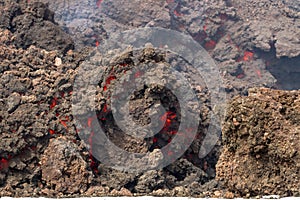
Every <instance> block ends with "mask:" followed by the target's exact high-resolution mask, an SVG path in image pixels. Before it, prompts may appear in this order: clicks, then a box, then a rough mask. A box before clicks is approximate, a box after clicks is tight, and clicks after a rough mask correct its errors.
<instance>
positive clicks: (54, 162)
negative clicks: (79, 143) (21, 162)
mask: <svg viewBox="0 0 300 200" xmlns="http://www.w3.org/2000/svg"><path fill="white" fill-rule="evenodd" d="M41 160H42V180H44V181H45V182H46V184H47V185H48V186H49V187H51V189H52V190H55V191H56V192H64V194H76V193H83V192H85V191H86V190H87V186H88V184H89V183H90V180H91V173H90V172H89V171H88V170H87V163H86V162H85V161H84V160H83V158H82V157H81V155H80V154H79V152H77V148H76V145H75V144H73V143H72V142H70V141H68V140H67V139H66V138H64V137H59V138H56V139H52V140H50V143H49V146H48V147H47V149H46V150H45V153H44V154H43V156H42V159H41Z"/></svg>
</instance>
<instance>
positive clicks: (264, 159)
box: [217, 88, 300, 196]
mask: <svg viewBox="0 0 300 200" xmlns="http://www.w3.org/2000/svg"><path fill="white" fill-rule="evenodd" d="M299 117H300V96H299V91H291V92H287V91H279V90H270V89H264V88H263V89H251V90H250V91H249V96H248V97H236V98H234V99H233V100H232V102H231V104H230V106H229V113H228V116H227V118H226V121H225V124H224V127H223V142H224V147H223V151H222V154H221V156H220V159H219V161H218V164H217V179H218V180H220V181H221V183H222V184H223V185H224V186H225V187H227V188H229V189H230V190H232V191H236V192H238V193H240V194H241V195H242V196H255V195H274V194H277V195H281V196H291V195H293V196H299V195H300V193H299V191H300V188H299V187H300V182H299V173H300V166H299V159H300V155H299V147H300V146H299V141H300V140H299V139H300V135H299V128H300V124H299V122H300V120H299V119H300V118H299Z"/></svg>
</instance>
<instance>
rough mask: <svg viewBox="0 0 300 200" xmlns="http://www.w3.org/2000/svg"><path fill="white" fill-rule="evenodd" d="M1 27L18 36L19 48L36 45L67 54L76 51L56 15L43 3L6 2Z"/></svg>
mask: <svg viewBox="0 0 300 200" xmlns="http://www.w3.org/2000/svg"><path fill="white" fill-rule="evenodd" d="M0 10H1V12H2V13H1V16H0V28H2V29H8V30H10V31H11V32H13V33H14V38H13V39H14V40H13V43H14V44H15V45H16V47H21V48H24V49H26V48H28V47H29V46H30V45H35V46H36V47H40V48H43V49H46V50H48V51H50V50H57V51H59V52H60V53H66V52H67V51H68V50H70V49H73V48H74V45H73V41H72V39H71V37H70V36H69V35H68V34H66V33H65V32H64V31H63V30H62V29H61V28H60V27H59V26H58V25H57V24H56V23H55V22H54V12H53V11H50V10H49V8H48V7H47V6H46V5H45V4H43V3H41V2H33V3H31V2H30V3H26V1H22V2H20V3H17V2H15V1H4V2H2V3H1V4H0Z"/></svg>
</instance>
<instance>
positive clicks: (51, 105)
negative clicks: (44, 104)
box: [50, 97, 57, 109]
mask: <svg viewBox="0 0 300 200" xmlns="http://www.w3.org/2000/svg"><path fill="white" fill-rule="evenodd" d="M56 105H57V97H54V98H53V99H52V100H51V103H50V109H53V108H54V107H55V106H56Z"/></svg>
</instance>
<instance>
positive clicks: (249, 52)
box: [243, 51, 254, 61]
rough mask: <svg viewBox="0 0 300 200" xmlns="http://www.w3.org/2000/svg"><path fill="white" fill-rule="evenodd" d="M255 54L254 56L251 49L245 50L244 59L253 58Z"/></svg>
mask: <svg viewBox="0 0 300 200" xmlns="http://www.w3.org/2000/svg"><path fill="white" fill-rule="evenodd" d="M253 56H254V53H253V52H251V51H245V52H244V57H243V60H244V61H250V60H252V58H253Z"/></svg>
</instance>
